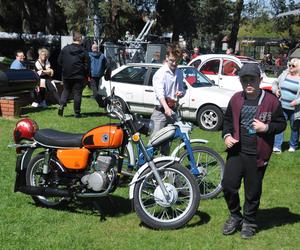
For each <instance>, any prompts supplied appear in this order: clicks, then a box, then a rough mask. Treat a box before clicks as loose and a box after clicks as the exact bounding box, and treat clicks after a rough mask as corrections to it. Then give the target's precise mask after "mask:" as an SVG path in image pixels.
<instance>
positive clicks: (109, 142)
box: [82, 125, 123, 149]
mask: <svg viewBox="0 0 300 250" xmlns="http://www.w3.org/2000/svg"><path fill="white" fill-rule="evenodd" d="M122 142H123V130H122V129H121V128H120V127H118V126H116V125H104V126H100V127H97V128H94V129H92V130H90V131H89V132H87V133H86V134H85V135H84V136H83V139H82V144H83V145H84V147H86V148H91V149H93V148H118V147H120V146H121V145H122Z"/></svg>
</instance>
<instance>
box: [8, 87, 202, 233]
mask: <svg viewBox="0 0 300 250" xmlns="http://www.w3.org/2000/svg"><path fill="white" fill-rule="evenodd" d="M111 93H112V94H111V96H110V98H109V100H110V104H109V105H110V110H111V112H112V113H113V115H114V116H115V117H117V118H119V120H120V123H119V124H107V125H102V126H99V127H96V128H94V129H92V130H90V131H88V132H86V133H84V134H74V133H67V132H61V131H57V130H53V129H39V128H38V126H37V124H36V123H35V122H34V121H32V120H30V119H23V120H20V121H19V122H18V123H17V125H16V128H15V130H14V139H15V143H16V144H15V145H14V146H15V147H16V151H17V163H16V181H15V192H17V191H20V192H23V193H25V194H28V195H31V196H32V198H33V200H34V201H35V203H36V204H37V205H40V206H44V207H50V208H55V207H60V206H66V205H67V204H68V203H70V202H72V200H74V199H78V198H81V199H82V198H90V199H93V198H98V197H103V196H107V195H109V194H110V193H112V192H113V191H114V190H115V189H116V188H117V187H118V183H119V176H120V174H121V171H122V165H123V158H124V157H125V150H126V144H127V143H128V139H129V138H130V139H131V141H132V142H135V143H137V144H139V147H140V148H141V149H142V152H143V154H144V158H145V159H146V163H145V164H144V165H143V166H142V167H141V168H140V169H139V170H138V172H137V173H136V174H135V175H134V177H133V179H132V181H131V183H130V184H129V198H130V199H131V200H133V204H134V209H135V211H136V213H137V214H138V216H139V217H140V219H141V221H142V222H144V223H145V224H146V225H148V226H149V227H152V228H157V229H174V228H179V227H182V226H184V225H185V224H186V223H187V222H188V221H189V220H190V219H191V218H192V217H193V215H194V214H195V212H196V211H197V209H198V206H199V200H200V195H199V187H198V185H197V182H196V180H195V178H194V176H193V175H192V174H191V173H190V172H189V170H188V169H187V168H184V167H182V166H181V165H180V163H179V161H178V160H179V159H177V158H174V157H167V156H166V157H159V158H155V159H153V158H152V156H150V155H149V154H148V153H147V150H146V149H145V145H144V143H143V141H142V139H141V135H140V132H139V131H142V130H143V129H145V127H146V126H145V124H143V123H141V122H140V121H139V119H138V117H137V116H136V115H134V114H131V113H130V112H129V111H126V113H124V111H123V110H122V109H121V108H120V106H119V105H118V101H117V99H116V98H114V91H113V90H112V92H111ZM164 142H165V141H164V140H163V139H162V143H164Z"/></svg>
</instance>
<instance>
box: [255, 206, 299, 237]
mask: <svg viewBox="0 0 300 250" xmlns="http://www.w3.org/2000/svg"><path fill="white" fill-rule="evenodd" d="M299 222H300V214H294V213H292V212H290V210H289V208H287V207H275V208H268V209H260V210H258V213H257V223H258V226H259V230H260V231H262V230H267V229H270V228H273V227H280V226H284V225H287V224H294V223H299Z"/></svg>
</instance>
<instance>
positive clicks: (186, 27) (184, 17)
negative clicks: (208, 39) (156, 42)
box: [156, 0, 198, 41]
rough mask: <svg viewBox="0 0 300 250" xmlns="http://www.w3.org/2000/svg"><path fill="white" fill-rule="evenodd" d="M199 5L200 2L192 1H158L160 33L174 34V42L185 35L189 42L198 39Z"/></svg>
mask: <svg viewBox="0 0 300 250" xmlns="http://www.w3.org/2000/svg"><path fill="white" fill-rule="evenodd" d="M197 5H198V1H195V0H190V1H185V0H173V1H164V0H158V1H157V4H156V12H157V23H158V25H157V26H158V27H157V30H158V32H160V33H161V32H163V31H169V32H172V33H173V36H172V40H173V41H178V39H179V35H183V36H184V38H185V39H186V40H187V41H191V40H192V38H195V37H197V29H196V25H195V24H197V23H198V22H197Z"/></svg>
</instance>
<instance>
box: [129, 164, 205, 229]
mask: <svg viewBox="0 0 300 250" xmlns="http://www.w3.org/2000/svg"><path fill="white" fill-rule="evenodd" d="M162 164H166V162H165V163H162V162H161V164H160V166H158V165H159V164H157V167H161V166H162ZM158 171H159V175H160V177H161V178H162V181H163V183H164V185H165V187H166V189H167V191H168V194H169V199H168V200H167V199H166V198H165V196H164V194H163V192H162V189H161V188H160V186H159V184H158V182H157V180H156V178H155V176H154V174H153V172H151V170H150V169H146V170H145V171H144V172H143V173H142V174H141V176H140V177H142V176H145V178H144V179H143V180H141V181H140V182H138V183H137V184H136V186H135V189H134V205H135V210H136V212H137V214H138V216H139V217H140V219H141V220H142V221H143V222H144V223H145V224H146V225H148V226H150V227H152V228H156V229H175V228H179V227H182V226H184V225H185V224H186V223H187V222H188V221H189V220H190V219H191V218H192V217H193V216H194V214H195V213H196V211H197V209H198V206H199V201H200V196H199V188H198V186H197V182H196V180H195V178H194V177H193V175H192V174H191V173H190V172H189V171H188V169H186V168H183V167H182V166H180V165H179V164H178V163H174V164H172V165H170V166H168V167H166V168H163V169H160V170H158Z"/></svg>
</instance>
